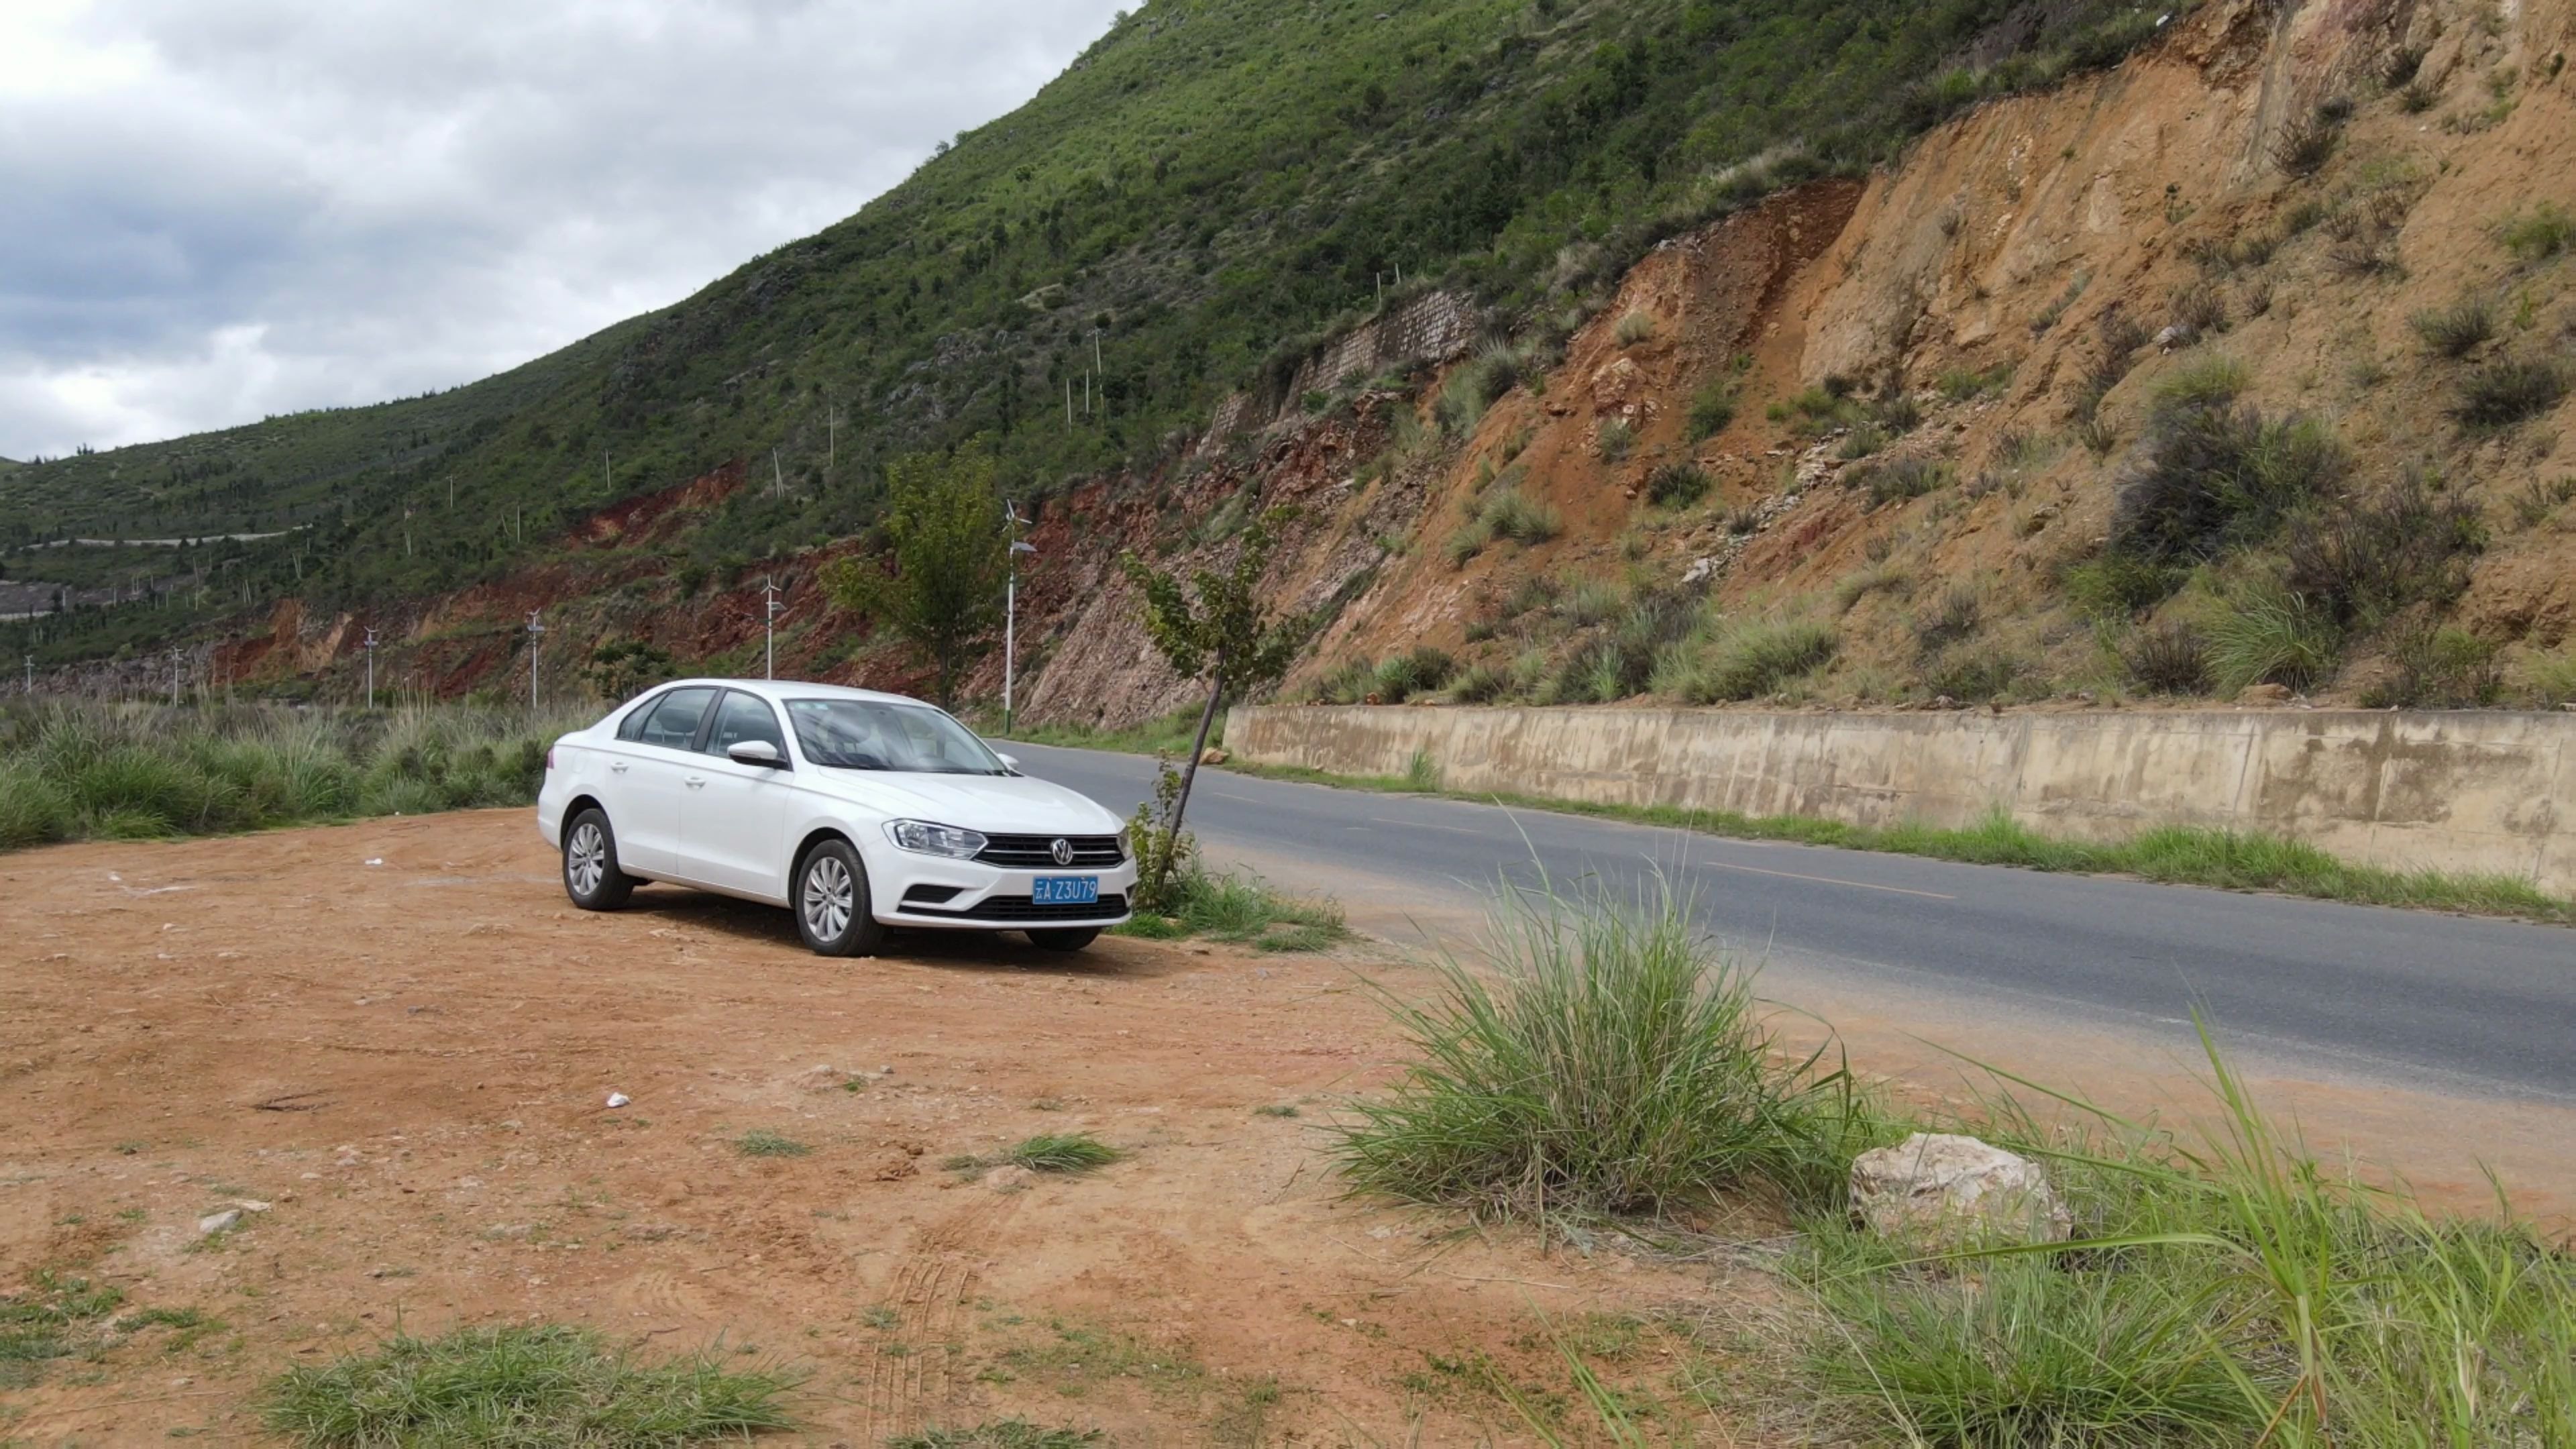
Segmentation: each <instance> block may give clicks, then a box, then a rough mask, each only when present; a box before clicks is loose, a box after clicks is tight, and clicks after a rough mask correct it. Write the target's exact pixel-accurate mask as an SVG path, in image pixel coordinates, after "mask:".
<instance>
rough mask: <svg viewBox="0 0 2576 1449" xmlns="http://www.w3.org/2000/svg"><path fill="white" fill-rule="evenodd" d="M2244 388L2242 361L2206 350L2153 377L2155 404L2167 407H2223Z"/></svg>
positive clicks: (2231, 401) (2172, 408) (2232, 400)
mask: <svg viewBox="0 0 2576 1449" xmlns="http://www.w3.org/2000/svg"><path fill="white" fill-rule="evenodd" d="M2244 391H2245V364H2244V363H2241V362H2239V361H2237V360H2236V359H2235V358H2233V357H2227V356H2223V355H2221V354H2218V353H2210V354H2208V355H2207V356H2203V357H2196V358H2193V359H2192V360H2190V361H2188V362H2185V363H2183V364H2182V365H2181V366H2179V367H2177V368H2175V369H2174V370H2173V371H2171V372H2169V373H2167V374H2165V375H2164V376H2163V377H2161V378H2158V379H2157V380H2156V405H2157V406H2158V407H2160V408H2164V409H2167V410H2174V409H2193V408H2197V409H2216V408H2224V407H2226V406H2228V405H2229V404H2230V403H2233V402H2235V401H2236V399H2237V398H2238V396H2240V395H2241V394H2243V392H2244Z"/></svg>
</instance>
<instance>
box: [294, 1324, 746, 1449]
mask: <svg viewBox="0 0 2576 1449" xmlns="http://www.w3.org/2000/svg"><path fill="white" fill-rule="evenodd" d="M797 1382H798V1380H797V1378H796V1377H795V1376H794V1375H791V1374H787V1373H783V1372H779V1371H775V1370H766V1371H764V1370H754V1371H748V1372H738V1371H733V1370H729V1369H727V1368H726V1367H725V1366H724V1365H723V1364H722V1363H721V1362H719V1361H718V1360H716V1359H714V1358H712V1357H710V1358H702V1359H684V1360H680V1361H677V1362H673V1363H667V1364H661V1365H645V1364H641V1363H638V1362H636V1361H634V1360H632V1359H629V1358H627V1357H626V1356H624V1355H622V1354H619V1353H616V1352H614V1351H611V1350H610V1349H608V1348H606V1347H604V1346H603V1345H602V1344H601V1342H600V1340H599V1338H598V1336H597V1335H595V1334H592V1333H589V1332H586V1331H584V1330H580V1329H574V1328H565V1327H559V1326H538V1327H514V1328H466V1329H459V1330H457V1331H455V1332H453V1333H450V1334H448V1335H446V1336H445V1337H442V1338H435V1339H417V1338H412V1337H409V1336H407V1335H398V1336H396V1337H394V1338H392V1339H389V1340H387V1341H386V1342H385V1343H383V1344H382V1345H381V1346H379V1347H378V1348H377V1349H376V1350H375V1351H373V1352H370V1353H363V1354H354V1355H351V1356H349V1357H346V1358H343V1359H341V1360H339V1361H338V1362H336V1363H331V1364H325V1365H320V1366H318V1367H313V1368H296V1369H290V1370H288V1371H287V1372H285V1373H284V1374H281V1375H279V1376H278V1377H277V1378H275V1379H273V1380H271V1381H270V1382H269V1384H268V1386H267V1389H266V1391H265V1392H264V1394H263V1396H262V1397H263V1401H264V1402H263V1404H262V1409H261V1416H262V1418H263V1420H264V1421H265V1422H266V1424H267V1426H268V1427H269V1429H271V1430H272V1431H274V1432H276V1433H278V1434H281V1435H284V1436H287V1437H288V1438H290V1439H293V1440H294V1441H296V1442H297V1443H299V1444H303V1445H306V1446H309V1449H342V1446H347V1449H362V1446H374V1445H391V1444H403V1445H419V1446H423V1449H437V1446H449V1445H453V1446H459V1449H461V1446H465V1445H472V1444H500V1443H507V1444H512V1445H524V1446H530V1449H543V1446H552V1445H560V1446H565V1449H572V1446H591V1445H597V1446H603V1449H604V1446H634V1449H644V1446H653V1445H684V1444H697V1443H705V1442H709V1441H712V1440H716V1439H732V1438H740V1437H744V1436H748V1435H750V1434H753V1433H756V1432H759V1431H761V1430H765V1429H791V1428H794V1427H795V1420H794V1418H793V1417H792V1416H791V1415H790V1414H789V1413H788V1412H787V1409H786V1407H785V1405H784V1403H783V1402H782V1400H784V1399H785V1398H786V1397H787V1395H788V1394H789V1393H791V1392H792V1391H793V1390H794V1389H795V1387H796V1385H797Z"/></svg>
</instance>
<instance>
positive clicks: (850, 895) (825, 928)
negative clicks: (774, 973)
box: [804, 855, 857, 941]
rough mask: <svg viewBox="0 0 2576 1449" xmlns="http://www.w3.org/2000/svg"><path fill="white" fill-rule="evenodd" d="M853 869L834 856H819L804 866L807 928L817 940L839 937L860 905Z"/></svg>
mask: <svg viewBox="0 0 2576 1449" xmlns="http://www.w3.org/2000/svg"><path fill="white" fill-rule="evenodd" d="M856 894H857V893H856V892H855V891H854V890H852V889H851V881H850V871H849V868H848V867H847V866H844V865H842V864H841V862H840V860H839V859H838V858H837V857H834V856H829V855H825V856H818V857H816V858H815V861H814V863H813V864H812V865H810V866H807V867H806V868H805V903H804V904H805V928H806V929H807V930H809V931H812V932H813V933H814V939H815V940H817V941H837V940H839V939H841V933H842V932H843V931H846V930H848V929H849V928H850V917H851V916H852V915H854V914H856V910H855V907H856V905H857V902H856V900H855V899H854V897H855V896H856Z"/></svg>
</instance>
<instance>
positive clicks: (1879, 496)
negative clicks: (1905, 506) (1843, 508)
mask: <svg viewBox="0 0 2576 1449" xmlns="http://www.w3.org/2000/svg"><path fill="white" fill-rule="evenodd" d="M1955 476H1956V475H1954V474H1953V473H1952V472H1951V471H1950V465H1949V464H1947V463H1943V462H1940V461H1938V460H1936V459H1932V458H1924V457H1904V458H1895V459H1891V460H1889V461H1887V462H1885V463H1881V464H1878V465H1877V466H1875V467H1871V468H1868V469H1865V470H1863V471H1862V472H1861V474H1860V477H1859V479H1858V480H1857V481H1858V482H1859V484H1860V486H1861V488H1862V489H1863V490H1864V491H1865V492H1867V493H1868V495H1869V506H1870V507H1872V508H1884V507H1885V506H1887V505H1888V504H1890V503H1901V502H1904V501H1906V500H1907V499H1912V498H1920V497H1922V496H1923V495H1925V494H1927V493H1931V492H1935V491H1937V490H1939V489H1942V488H1947V487H1949V486H1950V484H1951V483H1952V482H1953V481H1955Z"/></svg>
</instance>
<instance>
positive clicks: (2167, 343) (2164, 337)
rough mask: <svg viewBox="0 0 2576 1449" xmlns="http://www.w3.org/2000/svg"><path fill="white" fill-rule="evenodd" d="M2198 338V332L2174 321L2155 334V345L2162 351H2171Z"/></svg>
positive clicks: (2188, 344)
mask: <svg viewBox="0 0 2576 1449" xmlns="http://www.w3.org/2000/svg"><path fill="white" fill-rule="evenodd" d="M2199 339H2200V334H2199V333H2198V332H2196V331H2194V330H2192V328H2190V327H2189V326H2187V325H2185V324H2183V323H2180V322H2176V323H2174V324H2173V325H2172V326H2170V327H2167V328H2166V329H2165V330H2163V331H2162V332H2159V333H2157V334H2156V346H2157V348H2159V349H2160V350H2162V351H2165V352H2171V351H2173V350H2174V349H2175V348H2177V347H2189V346H2190V345H2191V344H2192V343H2194V342H2196V341H2198V340H2199Z"/></svg>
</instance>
